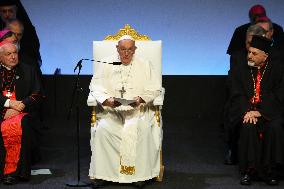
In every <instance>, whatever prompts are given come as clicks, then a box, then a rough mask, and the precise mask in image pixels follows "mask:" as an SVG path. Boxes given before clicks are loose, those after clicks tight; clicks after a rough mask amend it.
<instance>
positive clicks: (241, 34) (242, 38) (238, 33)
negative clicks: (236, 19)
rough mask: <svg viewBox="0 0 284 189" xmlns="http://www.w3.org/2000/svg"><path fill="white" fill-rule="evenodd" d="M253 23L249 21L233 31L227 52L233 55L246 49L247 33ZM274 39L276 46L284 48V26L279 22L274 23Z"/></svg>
mask: <svg viewBox="0 0 284 189" xmlns="http://www.w3.org/2000/svg"><path fill="white" fill-rule="evenodd" d="M250 25H251V24H250V23H247V24H244V25H241V26H239V27H237V28H236V29H235V31H234V33H233V36H232V39H231V41H230V44H229V46H228V49H227V54H229V55H232V53H234V52H236V51H240V50H245V49H246V43H245V42H246V33H247V30H248V28H249V26H250ZM273 29H274V33H273V40H274V46H275V47H276V48H278V49H283V48H284V41H283V37H282V35H283V28H282V27H281V26H279V25H278V24H275V23H273Z"/></svg>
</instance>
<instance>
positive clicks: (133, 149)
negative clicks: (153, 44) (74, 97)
mask: <svg viewBox="0 0 284 189" xmlns="http://www.w3.org/2000/svg"><path fill="white" fill-rule="evenodd" d="M117 57H118V56H113V57H108V58H106V59H105V60H104V61H105V62H115V61H119V60H118V58H117ZM157 75H158V74H156V72H155V71H154V69H153V67H152V66H151V63H150V62H149V61H145V60H142V59H140V58H138V57H135V56H134V57H133V60H132V62H131V64H129V65H110V64H104V63H100V64H98V66H97V67H96V70H95V74H94V76H93V78H92V81H91V83H90V94H89V98H90V97H91V98H93V99H96V100H97V102H98V103H99V105H98V106H101V104H102V103H103V102H104V101H105V100H106V99H108V98H110V97H117V98H121V97H122V95H123V98H124V99H129V100H131V99H133V98H134V97H137V96H139V97H141V98H142V99H143V100H144V101H145V102H146V103H145V104H144V103H143V104H142V105H141V106H140V107H137V108H132V107H131V106H120V107H117V108H115V109H112V108H109V107H105V106H104V107H103V106H101V108H100V111H99V112H97V121H96V124H95V126H94V127H92V129H91V142H90V143H91V150H92V156H91V163H90V170H89V176H90V178H91V179H94V178H95V179H103V180H107V181H113V182H120V183H131V182H137V181H144V180H148V179H151V178H154V177H157V176H158V175H159V172H160V150H161V143H162V128H161V127H159V126H158V123H157V120H156V117H155V112H154V110H153V104H152V102H153V100H154V99H155V98H156V97H157V96H158V95H159V94H160V92H161V83H159V79H158V77H157ZM122 89H123V90H122Z"/></svg>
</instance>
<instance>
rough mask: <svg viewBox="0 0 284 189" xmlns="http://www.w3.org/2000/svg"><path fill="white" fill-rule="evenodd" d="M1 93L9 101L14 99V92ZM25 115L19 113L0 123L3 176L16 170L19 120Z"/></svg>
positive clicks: (19, 137) (19, 136) (20, 133)
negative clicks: (3, 161) (2, 148)
mask: <svg viewBox="0 0 284 189" xmlns="http://www.w3.org/2000/svg"><path fill="white" fill-rule="evenodd" d="M2 93H3V95H4V96H7V97H8V98H10V99H11V100H15V99H16V96H15V91H14V92H13V93H10V92H8V91H6V90H5V91H3V92H2ZM5 112H6V111H5ZM26 114H27V113H20V114H18V115H16V116H14V117H11V118H9V119H6V120H4V121H3V122H2V123H1V132H2V138H3V142H4V147H5V149H6V156H5V166H4V175H7V174H10V173H13V172H15V171H16V170H17V167H18V162H19V159H20V153H21V143H22V125H21V120H22V118H23V117H24V116H25V115H26Z"/></svg>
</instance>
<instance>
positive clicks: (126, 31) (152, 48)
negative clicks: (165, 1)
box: [87, 24, 165, 181]
mask: <svg viewBox="0 0 284 189" xmlns="http://www.w3.org/2000/svg"><path fill="white" fill-rule="evenodd" d="M123 35H130V36H132V37H133V38H134V39H135V44H136V46H137V50H136V52H135V54H136V55H137V56H141V57H143V58H145V59H147V60H149V61H151V63H152V65H153V67H154V70H155V71H156V72H157V75H158V76H159V79H160V84H161V94H160V96H158V97H157V98H156V99H155V100H154V101H153V105H154V107H153V110H154V111H155V117H156V121H157V126H158V127H162V119H161V109H162V106H163V101H164V93H165V90H164V88H162V41H152V40H151V39H150V38H149V37H148V36H146V35H140V34H139V33H138V32H137V31H135V30H134V29H133V28H131V26H130V25H128V24H127V25H125V27H124V28H122V29H120V30H119V31H118V32H117V33H116V34H115V35H109V36H107V37H105V39H104V40H103V41H93V55H94V60H95V61H100V60H102V59H103V58H105V57H108V56H110V55H113V54H116V53H117V50H116V45H117V41H118V39H119V38H120V37H121V36H123ZM98 64H100V63H96V62H95V63H94V70H96V68H97V66H98ZM87 104H88V106H92V107H93V111H92V117H91V126H92V127H95V126H96V110H97V108H98V107H97V101H96V99H94V97H93V96H91V95H89V97H88V100H87ZM160 159H161V165H160V175H159V176H158V177H157V181H162V178H163V172H164V166H163V162H162V149H161V154H160Z"/></svg>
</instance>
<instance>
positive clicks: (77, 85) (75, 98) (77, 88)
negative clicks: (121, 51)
mask: <svg viewBox="0 0 284 189" xmlns="http://www.w3.org/2000/svg"><path fill="white" fill-rule="evenodd" d="M82 61H83V59H81V60H80V61H79V62H78V63H77V65H76V67H75V69H74V72H75V71H76V70H77V68H79V71H78V74H77V77H76V80H75V85H74V88H73V92H72V102H71V105H70V108H69V113H68V116H67V120H70V116H71V113H72V109H73V106H74V101H75V103H76V130H77V132H76V138H77V140H76V143H77V180H76V181H70V182H68V183H66V186H69V187H87V186H90V184H87V183H85V182H82V181H80V116H79V114H80V103H79V100H80V96H81V94H82V92H83V89H82V88H81V87H80V72H81V69H82Z"/></svg>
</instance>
